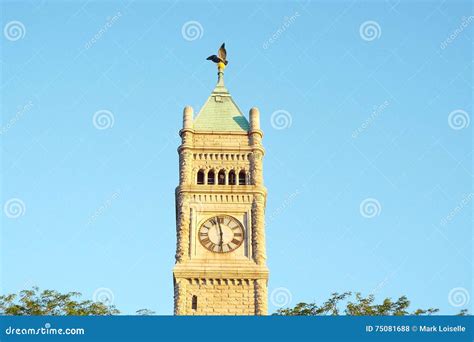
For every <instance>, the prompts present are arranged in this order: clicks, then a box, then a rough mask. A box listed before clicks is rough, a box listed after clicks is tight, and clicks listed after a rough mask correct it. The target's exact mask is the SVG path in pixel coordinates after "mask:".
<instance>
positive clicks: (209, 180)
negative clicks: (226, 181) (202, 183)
mask: <svg viewBox="0 0 474 342" xmlns="http://www.w3.org/2000/svg"><path fill="white" fill-rule="evenodd" d="M215 182H216V175H215V173H214V170H211V171H209V173H208V174H207V184H211V185H212V184H216V183H215Z"/></svg>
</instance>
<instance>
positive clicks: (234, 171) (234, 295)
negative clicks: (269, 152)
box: [173, 63, 268, 315]
mask: <svg viewBox="0 0 474 342" xmlns="http://www.w3.org/2000/svg"><path fill="white" fill-rule="evenodd" d="M249 119H250V122H249V121H247V119H246V117H245V116H244V115H243V114H242V112H241V111H240V109H239V108H238V107H237V105H236V104H235V102H234V100H233V99H232V97H231V95H230V93H229V91H228V90H227V89H226V88H225V86H224V64H223V63H219V64H218V82H217V86H216V87H215V89H214V91H213V92H212V94H211V96H210V97H209V98H208V99H207V101H206V103H205V104H204V106H203V107H202V108H201V111H200V112H199V113H198V114H197V116H196V117H194V115H193V109H192V108H191V107H186V108H184V112H183V128H182V129H181V131H180V136H181V138H182V144H181V145H180V146H179V148H178V153H179V186H178V187H177V188H176V228H177V246H176V265H175V267H174V269H173V281H174V313H175V315H266V314H267V297H268V295H267V282H268V269H267V266H266V262H265V260H266V253H265V222H264V215H265V204H266V197H267V192H266V189H265V187H264V185H263V173H262V167H263V166H262V159H263V155H264V149H263V147H262V136H263V134H262V131H261V130H260V117H259V111H258V109H257V108H252V109H251V110H250V114H249Z"/></svg>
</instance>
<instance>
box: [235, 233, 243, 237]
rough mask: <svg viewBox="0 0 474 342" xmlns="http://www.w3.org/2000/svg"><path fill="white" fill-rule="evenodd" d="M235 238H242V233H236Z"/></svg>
mask: <svg viewBox="0 0 474 342" xmlns="http://www.w3.org/2000/svg"><path fill="white" fill-rule="evenodd" d="M234 236H239V237H240V236H242V233H234Z"/></svg>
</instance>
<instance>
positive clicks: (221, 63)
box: [206, 43, 229, 72]
mask: <svg viewBox="0 0 474 342" xmlns="http://www.w3.org/2000/svg"><path fill="white" fill-rule="evenodd" d="M206 59H207V60H208V61H213V62H214V63H216V64H217V69H218V70H219V72H222V71H224V68H225V66H226V65H227V63H229V62H228V61H227V51H226V49H225V43H222V45H221V47H220V48H219V51H217V56H216V55H211V56H209V57H207V58H206Z"/></svg>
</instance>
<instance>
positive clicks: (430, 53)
mask: <svg viewBox="0 0 474 342" xmlns="http://www.w3.org/2000/svg"><path fill="white" fill-rule="evenodd" d="M1 7H2V8H1V9H2V11H1V21H0V23H1V25H2V28H3V29H2V33H3V35H2V36H1V39H2V41H1V45H0V48H1V68H2V72H1V103H2V105H1V109H0V110H1V116H2V130H1V136H2V164H1V179H2V187H1V189H2V191H1V194H2V198H1V200H2V208H3V210H2V213H1V214H2V233H1V243H2V244H1V293H10V292H16V291H19V290H21V289H24V288H27V287H30V286H32V285H38V286H40V287H41V288H51V289H57V290H60V291H72V290H74V291H80V292H82V293H83V294H84V297H85V298H92V297H93V296H94V293H95V294H96V297H97V296H99V295H104V293H105V296H109V297H112V296H113V302H114V303H115V304H116V305H117V307H118V308H119V309H121V310H122V312H123V313H127V314H133V313H134V312H135V311H136V310H138V309H141V308H148V309H151V310H154V311H156V313H158V314H171V313H172V297H173V290H172V274H171V270H172V267H173V264H174V253H175V221H174V220H175V209H174V188H175V187H176V185H177V183H178V162H177V161H178V158H177V152H176V148H177V147H178V145H179V137H178V131H179V129H180V126H181V118H182V114H181V113H182V109H183V107H184V106H185V105H191V106H193V107H194V109H195V111H197V110H198V109H199V108H200V106H202V104H203V103H204V102H205V100H206V99H207V97H208V96H209V94H210V92H211V91H212V89H213V87H214V85H215V82H216V71H215V66H214V65H212V63H210V62H208V61H206V60H205V58H206V57H207V56H208V55H209V54H212V53H215V51H216V50H217V48H218V46H219V45H220V44H221V43H222V42H223V41H225V42H226V45H227V49H228V59H229V60H230V63H229V66H228V67H227V68H226V85H227V87H228V89H229V90H230V92H231V93H232V95H233V98H234V100H235V101H236V102H237V104H238V105H239V106H240V108H241V110H242V111H243V112H244V113H246V114H247V113H248V110H249V109H250V108H251V107H252V106H258V107H259V108H260V111H261V113H262V114H261V115H262V128H263V130H264V133H265V137H264V144H265V147H266V150H267V155H266V157H265V164H264V175H265V182H266V186H267V188H268V191H269V197H268V206H267V252H268V265H269V268H270V271H271V277H270V283H269V293H270V294H271V293H273V296H271V300H270V301H271V305H270V307H269V310H270V312H273V311H274V310H276V309H277V308H278V305H281V304H287V305H295V304H296V303H298V302H300V301H317V302H321V301H322V300H324V299H326V298H328V296H329V295H330V293H332V292H335V291H360V292H362V293H363V294H365V295H367V294H370V293H374V294H375V296H376V298H378V299H382V298H384V297H392V298H395V297H398V296H401V295H407V296H408V297H409V299H410V300H411V301H412V304H413V308H415V307H423V308H427V307H437V308H440V309H441V312H442V313H444V314H454V313H457V312H458V311H459V310H460V309H463V308H470V303H471V301H470V297H471V295H472V176H473V174H472V131H471V128H472V124H469V123H470V122H469V121H470V119H471V117H472V113H473V112H472V89H473V88H472V39H473V26H474V18H473V17H472V15H473V11H472V7H471V4H470V3H469V2H468V1H423V2H421V1H420V2H413V1H412V2H408V1H379V2H364V1H344V2H343V1H338V2H329V1H325V2H317V1H301V2H272V3H270V2H259V3H258V2H221V1H202V2H186V1H171V2H152V1H115V2H105V1H104V2H102V1H101V2H99V1H89V2H81V1H72V2H68V3H61V2H58V1H39V2H38V1H3V2H2V4H1ZM12 22H13V23H12ZM189 25H191V28H189V29H188V30H186V27H188V26H189ZM94 37H95V38H94ZM103 111H106V112H103ZM97 112H99V114H98V115H104V113H105V118H106V119H107V118H108V119H111V120H112V121H113V124H112V122H111V121H109V122H107V121H105V122H102V124H103V125H105V126H100V125H101V124H100V123H98V122H97V121H96V122H95V124H94V121H93V117H94V114H95V113H97ZM273 113H276V114H273ZM272 115H273V118H274V119H275V120H274V121H273V122H272V119H271V118H272ZM277 118H279V119H277ZM285 120H286V121H285ZM97 127H99V128H103V129H98V128H97ZM12 199H13V200H12ZM366 199H369V200H368V201H365V200H366ZM15 201H16V202H15ZM367 202H368V203H369V205H368V208H367V207H366V206H365V205H364V204H365V203H367ZM15 204H19V207H18V206H16V207H15ZM371 205H372V206H371ZM374 206H375V207H374ZM15 208H19V209H20V210H19V211H15ZM371 208H372V209H375V211H370V209H371ZM104 288H105V289H106V290H101V289H104ZM279 288H284V289H286V290H284V291H285V293H290V294H291V296H287V297H286V298H284V299H285V300H284V302H286V303H281V302H279V300H278V298H279V297H278V292H275V291H280V290H277V289H279ZM290 297H291V298H290Z"/></svg>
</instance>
